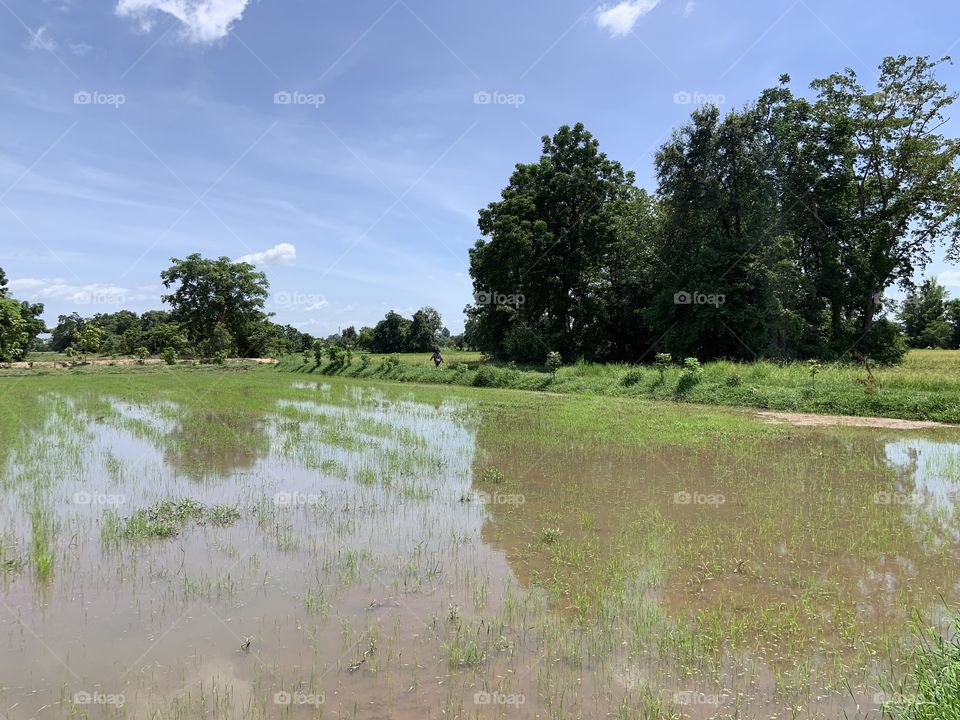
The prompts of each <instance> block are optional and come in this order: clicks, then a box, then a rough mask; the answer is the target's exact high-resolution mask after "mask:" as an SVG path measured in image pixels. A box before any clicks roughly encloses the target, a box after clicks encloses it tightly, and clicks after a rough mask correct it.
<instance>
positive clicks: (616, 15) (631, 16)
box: [597, 0, 660, 37]
mask: <svg viewBox="0 0 960 720" xmlns="http://www.w3.org/2000/svg"><path fill="white" fill-rule="evenodd" d="M659 4H660V0H624V2H621V3H620V4H619V5H614V6H613V7H607V6H606V5H602V6H601V7H600V8H599V9H598V10H597V27H598V28H600V29H601V30H609V31H610V36H611V37H623V36H625V35H629V34H630V31H631V30H633V26H634V25H636V24H637V20H639V19H640V18H641V17H643V16H644V15H646V14H647V13H648V12H650V11H651V10H653V9H654V8H655V7H656V6H657V5H659Z"/></svg>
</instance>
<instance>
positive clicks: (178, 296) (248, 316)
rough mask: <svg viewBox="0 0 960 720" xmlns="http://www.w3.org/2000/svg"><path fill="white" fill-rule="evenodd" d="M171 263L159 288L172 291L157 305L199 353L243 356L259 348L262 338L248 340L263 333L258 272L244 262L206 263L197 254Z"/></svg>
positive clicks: (263, 286)
mask: <svg viewBox="0 0 960 720" xmlns="http://www.w3.org/2000/svg"><path fill="white" fill-rule="evenodd" d="M171 262H172V263H173V264H172V265H171V266H170V267H169V268H167V269H166V270H164V271H163V272H161V273H160V278H161V280H162V281H163V285H164V287H166V288H167V289H168V290H169V289H171V288H173V291H172V292H171V293H169V294H167V295H164V296H163V301H164V302H166V303H169V304H170V307H171V310H172V316H173V319H174V320H175V321H177V322H179V323H180V324H181V325H182V326H183V328H184V330H185V331H186V333H187V337H188V338H189V339H190V341H191V342H192V343H194V344H195V345H197V346H199V347H201V348H202V349H203V353H204V355H206V356H208V357H209V356H212V355H213V354H215V353H217V352H218V351H219V352H224V353H226V352H229V351H230V350H233V349H235V350H237V351H238V352H239V353H240V354H241V355H243V356H245V357H246V356H248V355H249V354H250V353H251V351H257V350H259V349H260V348H259V347H255V346H256V345H258V344H259V345H261V346H262V341H263V338H262V337H259V338H257V342H255V341H254V339H255V336H256V335H257V334H258V332H260V331H262V330H263V322H264V321H265V320H266V315H264V313H263V307H264V303H265V301H266V298H267V294H268V291H269V287H270V284H269V282H268V281H267V276H266V275H265V274H264V273H262V272H258V271H257V270H256V269H255V268H254V266H253V265H250V264H248V263H243V262H233V261H231V260H230V259H229V258H227V257H221V258H218V259H216V260H210V259H207V258H203V257H201V256H200V254H199V253H194V254H192V255H189V256H187V257H186V258H185V259H182V260H181V259H178V258H173V259H172V261H171ZM215 336H216V337H215ZM234 344H235V345H236V347H235V348H234V347H233V346H234Z"/></svg>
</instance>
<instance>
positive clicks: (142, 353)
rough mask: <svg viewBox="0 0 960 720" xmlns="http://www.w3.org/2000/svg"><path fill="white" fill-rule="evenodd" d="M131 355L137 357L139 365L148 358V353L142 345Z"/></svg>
mask: <svg viewBox="0 0 960 720" xmlns="http://www.w3.org/2000/svg"><path fill="white" fill-rule="evenodd" d="M133 354H134V355H135V356H136V357H137V360H139V361H140V364H141V365H143V361H144V360H146V359H147V358H148V357H150V351H149V350H148V349H147V348H145V347H143V346H142V345H141V346H140V347H138V348H137V349H136V350H135V351H134V353H133Z"/></svg>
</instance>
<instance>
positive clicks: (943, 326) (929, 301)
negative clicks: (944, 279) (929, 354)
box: [899, 278, 953, 348]
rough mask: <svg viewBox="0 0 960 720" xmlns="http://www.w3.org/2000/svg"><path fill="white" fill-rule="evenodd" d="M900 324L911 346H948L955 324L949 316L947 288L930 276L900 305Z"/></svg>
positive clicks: (949, 345)
mask: <svg viewBox="0 0 960 720" xmlns="http://www.w3.org/2000/svg"><path fill="white" fill-rule="evenodd" d="M899 320H900V324H901V325H902V326H903V332H904V335H906V338H907V344H908V345H910V347H918V348H922V347H936V348H947V347H951V346H952V344H953V327H952V326H951V324H950V322H949V321H948V319H947V291H946V288H944V287H943V286H942V285H941V284H940V283H939V282H937V279H936V278H927V279H926V280H924V281H923V283H922V284H921V285H920V286H919V287H918V288H916V289H914V290H913V291H912V292H911V293H910V294H909V295H907V297H906V299H905V300H904V301H903V304H902V305H901V307H900V312H899Z"/></svg>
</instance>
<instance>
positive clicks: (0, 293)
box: [0, 268, 7, 298]
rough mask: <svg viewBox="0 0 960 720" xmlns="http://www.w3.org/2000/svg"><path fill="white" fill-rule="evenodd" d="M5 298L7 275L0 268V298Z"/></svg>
mask: <svg viewBox="0 0 960 720" xmlns="http://www.w3.org/2000/svg"><path fill="white" fill-rule="evenodd" d="M6 296H7V274H6V273H5V272H4V271H3V268H0V298H5V297H6Z"/></svg>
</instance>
